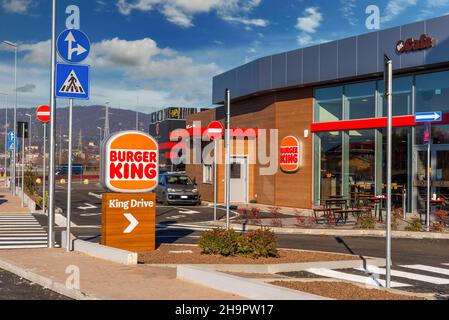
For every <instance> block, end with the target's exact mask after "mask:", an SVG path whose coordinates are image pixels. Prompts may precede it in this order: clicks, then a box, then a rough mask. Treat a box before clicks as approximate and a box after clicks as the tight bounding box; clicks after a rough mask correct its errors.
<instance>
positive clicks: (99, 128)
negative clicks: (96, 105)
mask: <svg viewBox="0 0 449 320" xmlns="http://www.w3.org/2000/svg"><path fill="white" fill-rule="evenodd" d="M97 129H98V130H100V144H101V141H103V138H102V135H101V131H102V130H103V128H101V127H97Z"/></svg>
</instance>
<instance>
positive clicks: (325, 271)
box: [305, 268, 410, 288]
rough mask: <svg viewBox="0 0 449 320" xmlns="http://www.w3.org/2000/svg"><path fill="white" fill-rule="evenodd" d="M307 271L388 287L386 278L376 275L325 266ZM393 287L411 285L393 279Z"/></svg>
mask: <svg viewBox="0 0 449 320" xmlns="http://www.w3.org/2000/svg"><path fill="white" fill-rule="evenodd" d="M305 271H307V272H310V273H313V274H316V275H319V276H323V277H329V278H335V279H339V280H346V281H352V282H357V283H362V284H365V285H370V286H375V287H379V288H385V287H386V282H385V280H382V279H376V278H374V277H364V276H359V275H354V274H349V273H344V272H340V271H335V270H331V269H325V268H311V269H307V270H305ZM391 287H392V288H402V287H410V285H408V284H404V283H400V282H394V281H392V282H391Z"/></svg>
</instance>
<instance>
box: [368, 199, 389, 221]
mask: <svg viewBox="0 0 449 320" xmlns="http://www.w3.org/2000/svg"><path fill="white" fill-rule="evenodd" d="M386 199H387V197H386V196H383V195H382V196H371V197H367V198H366V200H368V201H372V202H373V204H374V206H375V212H376V215H379V222H382V221H383V216H382V208H383V206H382V204H383V200H386Z"/></svg>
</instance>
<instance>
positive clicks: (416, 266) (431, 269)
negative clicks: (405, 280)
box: [400, 264, 449, 276]
mask: <svg viewBox="0 0 449 320" xmlns="http://www.w3.org/2000/svg"><path fill="white" fill-rule="evenodd" d="M400 267H402V268H408V269H416V270H421V271H428V272H433V273H440V274H444V275H446V276H449V269H444V268H437V267H432V266H426V265H422V264H414V265H407V266H400Z"/></svg>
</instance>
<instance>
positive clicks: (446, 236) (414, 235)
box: [170, 222, 449, 240]
mask: <svg viewBox="0 0 449 320" xmlns="http://www.w3.org/2000/svg"><path fill="white" fill-rule="evenodd" d="M224 226H225V223H224V222H219V225H218V226H217V225H216V224H215V223H214V222H202V223H199V224H196V225H182V224H179V225H177V224H172V225H170V227H172V228H173V227H179V228H181V227H182V228H184V229H188V228H208V227H209V228H213V227H224ZM231 228H233V229H235V230H236V231H240V230H241V231H243V230H257V229H260V226H248V225H247V226H242V225H241V224H237V223H231ZM268 228H270V229H271V230H273V231H274V233H276V234H287V235H311V236H312V235H313V236H336V237H374V238H385V231H383V230H335V229H299V228H277V227H268ZM391 236H392V238H394V239H419V240H423V239H431V240H449V233H437V232H411V231H392V234H391Z"/></svg>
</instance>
